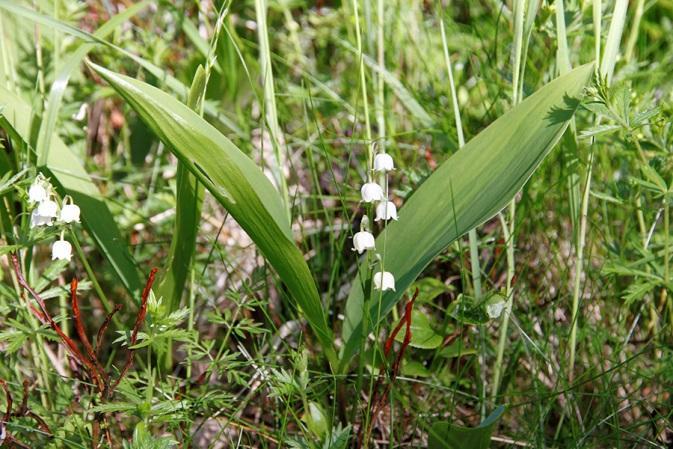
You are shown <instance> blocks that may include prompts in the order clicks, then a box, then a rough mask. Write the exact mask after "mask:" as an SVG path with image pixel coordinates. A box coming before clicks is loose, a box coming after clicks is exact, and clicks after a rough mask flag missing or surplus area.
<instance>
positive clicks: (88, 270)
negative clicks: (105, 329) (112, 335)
mask: <svg viewBox="0 0 673 449" xmlns="http://www.w3.org/2000/svg"><path fill="white" fill-rule="evenodd" d="M70 236H71V238H72V243H73V245H74V247H75V252H76V253H77V257H79V260H80V261H81V262H82V265H83V266H84V271H86V275H87V276H88V277H89V280H90V281H91V284H92V285H93V289H94V291H95V292H96V295H98V298H99V299H100V302H101V304H103V308H104V309H105V312H106V313H111V312H112V310H113V307H112V303H111V302H110V300H109V299H108V297H107V295H106V294H105V292H104V291H103V288H102V287H101V286H100V284H99V283H98V279H96V274H95V273H94V272H93V269H92V268H91V264H89V261H88V260H87V257H86V254H84V251H83V250H82V246H81V245H80V243H79V239H78V238H77V235H76V234H75V233H74V232H71V233H70ZM112 322H113V323H114V325H115V327H116V328H117V329H122V328H123V327H122V323H121V321H119V318H117V315H116V314H115V315H113V316H112Z"/></svg>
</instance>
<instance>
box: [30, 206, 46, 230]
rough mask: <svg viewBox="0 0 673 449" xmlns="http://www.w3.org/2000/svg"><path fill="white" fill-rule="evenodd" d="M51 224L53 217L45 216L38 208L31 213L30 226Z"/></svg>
mask: <svg viewBox="0 0 673 449" xmlns="http://www.w3.org/2000/svg"><path fill="white" fill-rule="evenodd" d="M50 224H51V217H43V216H42V215H40V214H39V213H38V212H37V209H35V210H34V211H33V213H31V214H30V227H31V228H34V227H36V226H49V225H50Z"/></svg>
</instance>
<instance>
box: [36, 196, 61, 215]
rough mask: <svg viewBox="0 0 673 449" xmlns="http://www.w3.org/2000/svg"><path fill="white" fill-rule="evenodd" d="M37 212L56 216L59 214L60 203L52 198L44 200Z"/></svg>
mask: <svg viewBox="0 0 673 449" xmlns="http://www.w3.org/2000/svg"><path fill="white" fill-rule="evenodd" d="M37 213H38V214H40V215H41V216H43V217H49V218H55V217H56V216H57V215H58V204H56V202H55V201H52V200H44V201H42V202H41V203H40V204H39V205H38V206H37Z"/></svg>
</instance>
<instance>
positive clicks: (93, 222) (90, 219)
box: [0, 87, 141, 294]
mask: <svg viewBox="0 0 673 449" xmlns="http://www.w3.org/2000/svg"><path fill="white" fill-rule="evenodd" d="M0 105H1V106H3V110H2V112H1V114H2V115H1V116H0V126H1V127H3V128H5V129H6V130H7V131H8V132H11V133H12V134H13V137H14V138H16V139H20V140H21V141H23V144H24V145H26V147H30V144H29V142H30V135H31V127H30V121H31V118H32V116H33V113H32V108H31V107H30V105H29V104H28V103H27V102H26V101H25V100H24V99H23V98H21V97H19V96H18V95H16V94H14V93H12V92H9V91H8V90H6V89H5V88H4V87H0ZM3 122H4V123H3ZM7 125H8V126H7ZM8 128H11V129H8ZM42 169H43V170H45V171H46V172H47V174H49V175H50V176H51V178H52V180H53V181H54V182H55V183H56V184H57V185H59V186H60V187H61V189H63V192H64V193H66V194H68V195H70V196H72V198H73V200H74V201H75V203H77V205H79V207H80V209H81V210H82V223H83V224H84V227H85V228H86V230H87V231H88V232H89V234H90V235H91V237H92V238H93V239H94V241H95V242H96V245H97V246H98V248H99V249H100V250H101V252H102V253H103V255H104V256H105V258H106V259H107V260H108V262H110V264H111V265H112V268H113V269H114V271H115V273H116V275H117V277H118V278H119V280H120V281H121V283H122V284H123V285H124V287H125V288H126V289H127V290H128V291H129V293H131V294H133V293H135V292H137V291H138V290H140V287H141V283H140V278H139V277H138V272H137V271H136V267H135V264H134V263H133V258H132V257H131V254H130V253H129V251H128V249H127V246H126V242H125V241H124V239H123V238H122V236H121V233H120V232H119V229H118V228H117V225H116V224H115V221H114V217H113V216H112V213H111V212H110V209H108V207H107V204H105V200H104V199H103V197H102V196H101V194H100V191H99V190H98V187H96V185H95V184H94V182H93V180H92V179H91V177H90V176H89V174H88V173H87V172H86V170H85V169H84V167H83V166H82V164H81V163H80V161H79V159H78V158H77V156H75V154H73V153H72V152H71V151H70V149H69V148H68V147H67V146H66V144H65V143H63V141H62V140H61V139H59V138H58V137H56V136H52V139H51V151H50V152H49V157H48V159H47V165H46V167H43V168H42Z"/></svg>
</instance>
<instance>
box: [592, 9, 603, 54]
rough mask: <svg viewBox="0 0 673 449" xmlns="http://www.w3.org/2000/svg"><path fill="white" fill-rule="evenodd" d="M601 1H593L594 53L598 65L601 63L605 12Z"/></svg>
mask: <svg viewBox="0 0 673 449" xmlns="http://www.w3.org/2000/svg"><path fill="white" fill-rule="evenodd" d="M601 3H602V2H601V0H594V1H593V14H592V16H593V21H594V51H595V53H596V55H595V60H596V65H598V64H599V63H600V61H601V24H602V21H601V18H602V17H601V13H602V11H603V5H602V4H601Z"/></svg>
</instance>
